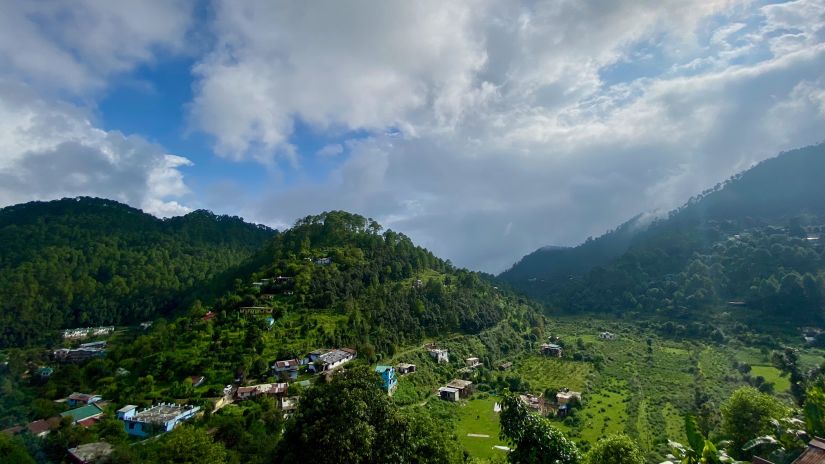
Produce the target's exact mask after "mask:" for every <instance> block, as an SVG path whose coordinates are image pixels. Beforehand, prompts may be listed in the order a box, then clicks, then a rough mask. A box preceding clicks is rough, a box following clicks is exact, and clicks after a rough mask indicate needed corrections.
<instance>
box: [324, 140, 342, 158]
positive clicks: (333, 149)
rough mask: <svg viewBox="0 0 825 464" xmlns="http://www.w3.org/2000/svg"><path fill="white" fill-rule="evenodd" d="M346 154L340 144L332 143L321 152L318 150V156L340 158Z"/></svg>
mask: <svg viewBox="0 0 825 464" xmlns="http://www.w3.org/2000/svg"><path fill="white" fill-rule="evenodd" d="M343 152H344V146H343V145H341V144H340V143H331V144H329V145H325V146H324V147H322V148H321V149H320V150H318V156H327V157H331V156H338V155H340V154H341V153H343Z"/></svg>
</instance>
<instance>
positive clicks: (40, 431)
mask: <svg viewBox="0 0 825 464" xmlns="http://www.w3.org/2000/svg"><path fill="white" fill-rule="evenodd" d="M58 402H61V403H65V404H66V405H68V406H69V407H70V408H72V409H69V410H68V411H64V412H62V413H60V415H58V416H54V417H50V418H48V419H40V420H36V421H33V422H30V423H28V424H26V426H17V427H11V428H8V429H5V430H3V432H4V433H7V434H10V435H13V434H17V433H22V432H28V433H29V434H31V435H32V436H35V437H41V438H42V437H45V436H46V435H48V434H49V433H50V432H51V431H52V430H54V429H56V428H57V427H58V426H59V425H60V423H61V421H63V420H69V421H71V422H72V424H74V425H76V426H79V427H91V426H92V425H94V424H96V423H98V422H99V421H100V419H101V418H102V417H103V413H104V410H105V408H106V406H107V405H108V403H107V402H105V401H103V397H101V396H100V395H97V394H89V393H78V392H74V393H72V394H71V395H69V396H68V397H66V398H64V399H62V400H59V401H58Z"/></svg>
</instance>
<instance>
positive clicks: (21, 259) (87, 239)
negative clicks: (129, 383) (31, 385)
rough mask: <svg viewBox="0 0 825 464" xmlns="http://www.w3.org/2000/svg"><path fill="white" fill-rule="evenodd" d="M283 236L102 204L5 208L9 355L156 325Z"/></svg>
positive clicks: (3, 298)
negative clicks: (81, 329) (89, 329)
mask: <svg viewBox="0 0 825 464" xmlns="http://www.w3.org/2000/svg"><path fill="white" fill-rule="evenodd" d="M275 234H276V231H274V230H272V229H269V228H267V227H264V226H260V225H254V224H248V223H246V222H244V221H243V220H242V219H240V218H237V217H230V216H216V215H214V214H212V213H210V212H208V211H195V212H192V213H189V214H187V215H185V216H181V217H175V218H171V219H165V220H164V219H158V218H156V217H154V216H152V215H149V214H146V213H144V212H142V211H140V210H138V209H135V208H132V207H129V206H127V205H124V204H121V203H118V202H115V201H111V200H103V199H97V198H86V197H81V198H71V199H63V200H57V201H49V202H31V203H25V204H20V205H15V206H9V207H6V208H3V209H0V275H2V276H3V278H2V279H0V346H8V345H12V344H26V343H30V342H34V341H39V340H42V339H43V338H44V337H45V336H46V335H47V334H48V333H49V332H53V331H54V329H58V328H61V327H69V326H84V325H97V324H120V323H125V322H136V321H140V320H144V319H147V318H152V317H154V316H156V315H157V314H159V313H160V312H163V311H165V310H168V309H171V308H173V307H175V306H176V304H178V303H179V302H180V301H181V300H182V299H183V298H184V296H185V295H186V294H187V293H189V292H191V291H193V289H195V287H196V286H197V285H202V284H203V283H204V282H207V281H209V280H210V279H215V278H216V277H217V276H219V275H220V274H221V273H224V272H226V271H228V270H230V269H232V268H233V267H235V266H237V265H239V264H241V263H242V262H244V261H245V260H247V259H249V258H250V257H251V256H253V254H254V253H256V252H258V251H259V250H260V249H261V248H262V246H263V245H264V244H265V243H266V242H268V241H269V240H270V239H271V238H272V237H273V236H274V235H275Z"/></svg>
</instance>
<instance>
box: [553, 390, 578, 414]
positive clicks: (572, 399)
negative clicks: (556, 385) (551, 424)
mask: <svg viewBox="0 0 825 464" xmlns="http://www.w3.org/2000/svg"><path fill="white" fill-rule="evenodd" d="M581 401H582V394H581V393H580V392H575V391H570V390H569V389H567V388H563V389H561V390H560V391H559V392H558V393H556V405H557V407H558V413H559V415H561V416H566V415H567V414H568V412H569V411H570V408H571V407H572V406H573V405H574V404H576V403H581Z"/></svg>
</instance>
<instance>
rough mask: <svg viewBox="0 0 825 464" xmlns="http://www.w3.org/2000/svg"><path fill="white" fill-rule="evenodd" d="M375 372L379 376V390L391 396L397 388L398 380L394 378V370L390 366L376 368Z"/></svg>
mask: <svg viewBox="0 0 825 464" xmlns="http://www.w3.org/2000/svg"><path fill="white" fill-rule="evenodd" d="M375 372H377V373H378V374H379V375H380V376H381V388H383V389H384V391H386V392H387V393H388V394H390V395H392V394H393V392H395V389H396V388H397V387H398V378H397V377H396V376H395V369H394V368H393V367H392V366H377V367H376V368H375Z"/></svg>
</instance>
